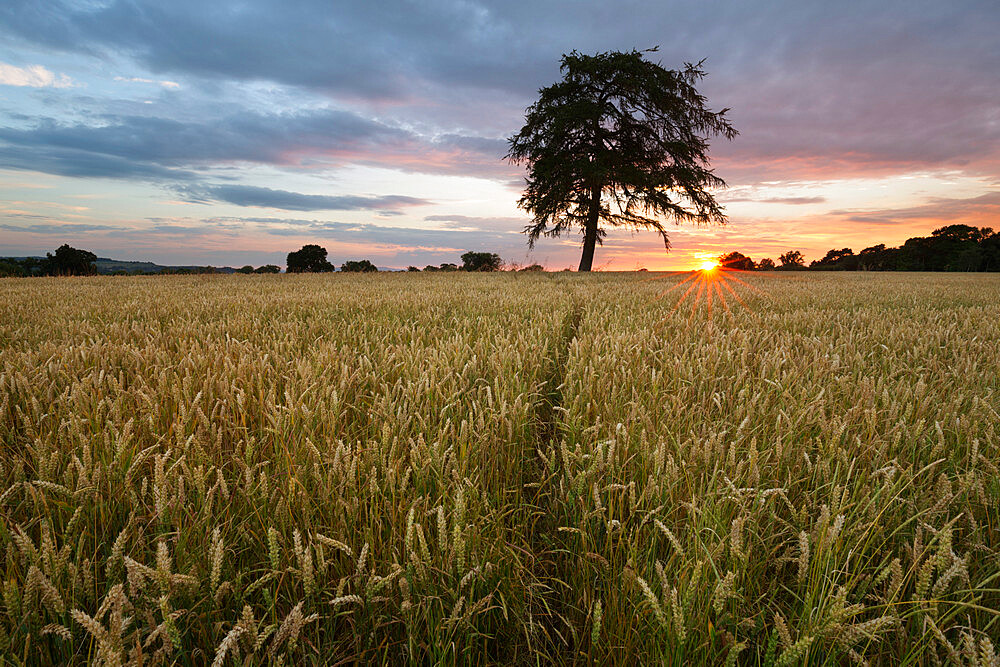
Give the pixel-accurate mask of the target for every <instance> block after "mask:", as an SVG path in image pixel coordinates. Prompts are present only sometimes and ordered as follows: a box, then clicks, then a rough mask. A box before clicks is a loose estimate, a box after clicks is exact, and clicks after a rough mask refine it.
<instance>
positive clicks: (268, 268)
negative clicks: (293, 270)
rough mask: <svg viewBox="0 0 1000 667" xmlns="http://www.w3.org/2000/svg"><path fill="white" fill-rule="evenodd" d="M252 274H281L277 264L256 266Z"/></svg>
mask: <svg viewBox="0 0 1000 667" xmlns="http://www.w3.org/2000/svg"><path fill="white" fill-rule="evenodd" d="M253 272H254V273H281V267H280V266H278V265H277V264H265V265H264V266H258V267H257V268H256V269H254V271H253Z"/></svg>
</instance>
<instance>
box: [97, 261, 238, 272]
mask: <svg viewBox="0 0 1000 667" xmlns="http://www.w3.org/2000/svg"><path fill="white" fill-rule="evenodd" d="M96 264H97V272H98V273H114V272H115V271H125V272H126V273H160V272H161V271H164V270H169V271H176V270H178V269H189V270H195V269H200V268H202V267H200V266H195V265H185V266H164V265H162V264H156V263H154V262H133V261H129V260H124V259H108V258H107V257H98V258H97V262H96ZM215 271H216V272H217V273H236V269H234V268H233V267H231V266H217V267H215Z"/></svg>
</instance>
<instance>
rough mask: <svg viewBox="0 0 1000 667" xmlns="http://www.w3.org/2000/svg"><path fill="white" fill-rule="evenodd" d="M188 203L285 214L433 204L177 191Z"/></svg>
mask: <svg viewBox="0 0 1000 667" xmlns="http://www.w3.org/2000/svg"><path fill="white" fill-rule="evenodd" d="M178 192H179V193H180V194H181V195H182V196H184V197H185V198H186V200H187V201H190V202H195V203H210V202H227V203H229V204H236V205H237V206H259V207H262V208H278V209H284V210H286V211H395V210H396V209H399V208H406V207H411V206H423V205H426V204H430V203H431V202H429V201H427V200H426V199H420V198H418V197H404V196H402V195H386V196H380V197H374V196H361V195H307V194H302V193H299V192H289V191H287V190H273V189H271V188H261V187H255V186H250V185H201V186H185V187H181V188H178Z"/></svg>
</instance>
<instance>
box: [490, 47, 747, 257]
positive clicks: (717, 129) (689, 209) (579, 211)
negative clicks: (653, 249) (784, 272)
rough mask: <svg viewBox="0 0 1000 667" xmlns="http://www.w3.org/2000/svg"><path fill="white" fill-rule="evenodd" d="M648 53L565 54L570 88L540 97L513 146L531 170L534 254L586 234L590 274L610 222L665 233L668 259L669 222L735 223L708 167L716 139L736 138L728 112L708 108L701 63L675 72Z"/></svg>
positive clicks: (516, 158)
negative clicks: (547, 244) (544, 241)
mask: <svg viewBox="0 0 1000 667" xmlns="http://www.w3.org/2000/svg"><path fill="white" fill-rule="evenodd" d="M652 51H655V49H652ZM644 53H648V51H647V52H641V51H635V50H633V51H630V52H625V53H623V52H619V51H610V52H605V53H599V54H597V55H593V56H588V55H583V54H580V53H578V52H576V51H574V52H572V53H570V54H569V55H563V58H562V65H561V68H560V70H561V72H562V74H563V78H562V80H561V81H559V82H557V83H554V84H552V85H551V86H548V87H546V88H542V89H541V90H540V91H539V98H538V101H537V102H535V103H534V104H533V105H531V106H530V107H529V108H528V110H527V114H526V117H525V124H524V127H523V128H521V130H520V132H518V133H517V134H516V135H514V136H513V137H511V138H510V139H509V142H510V150H509V152H508V153H507V159H508V160H510V161H511V162H513V163H516V164H526V165H527V167H528V176H527V178H526V191H525V193H524V195H523V196H522V197H521V199H520V201H519V202H518V204H519V206H520V207H521V208H523V209H525V210H526V211H528V212H529V213H531V214H532V215H533V216H534V220H533V222H532V223H531V224H530V225H528V226H527V227H526V228H525V230H524V231H525V233H526V234H528V245H529V246H533V245H534V243H535V241H537V240H538V238H539V237H540V236H542V235H545V236H559V235H561V234H562V233H564V232H568V231H570V230H572V229H574V228H579V229H580V230H581V231H582V232H583V256H582V258H581V260H580V269H579V270H581V271H589V270H590V269H591V267H592V265H593V259H594V248H595V245H596V244H598V243H601V241H602V239H603V237H604V236H605V231H604V229H603V228H602V227H601V223H602V222H603V223H604V224H605V225H608V226H611V227H619V226H625V227H629V228H632V229H653V230H656V231H657V232H659V234H660V235H661V236H662V237H663V243H664V246H665V247H666V248H667V249H668V250H669V248H670V239H669V238H668V236H667V230H666V227H664V225H663V222H662V221H661V219H662V218H668V219H673V220H674V221H675V222H682V221H689V222H697V223H710V222H716V223H724V222H725V221H726V218H725V215H724V214H723V212H722V207H721V206H719V205H718V204H717V203H716V201H715V199H714V197H713V196H712V194H711V193H710V192H709V190H710V189H711V188H718V187H723V186H725V183H724V182H723V180H722V179H721V178H719V177H717V176H716V175H715V174H713V173H712V171H711V169H710V168H709V164H708V136H709V135H722V136H724V137H726V138H727V139H732V138H733V137H735V136H736V134H737V132H736V129H735V128H733V126H732V125H731V124H730V123H729V121H728V120H727V119H726V118H725V114H726V111H728V109H723V110H722V111H720V112H713V111H711V110H710V109H708V108H707V107H706V106H705V102H706V100H705V97H704V96H703V95H701V94H700V93H699V92H698V90H697V89H696V88H695V84H696V83H697V82H699V81H700V80H701V79H702V78H703V77H704V76H705V71H704V70H703V69H701V63H698V64H697V65H692V64H690V63H688V64H686V65H685V67H684V68H683V69H681V70H668V69H664V68H663V67H662V66H661V65H659V64H657V63H653V62H649V61H647V60H645V59H644V57H643V56H644ZM658 218H660V219H658Z"/></svg>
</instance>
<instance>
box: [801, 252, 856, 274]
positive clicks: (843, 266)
mask: <svg viewBox="0 0 1000 667" xmlns="http://www.w3.org/2000/svg"><path fill="white" fill-rule="evenodd" d="M809 268H810V269H825V270H833V271H854V270H856V269H857V268H858V258H857V257H855V256H854V251H853V250H851V249H850V248H841V249H840V250H830V251H828V252H827V253H826V255H825V256H824V257H823V259H820V260H817V261H814V262H812V263H811V264H809Z"/></svg>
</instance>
